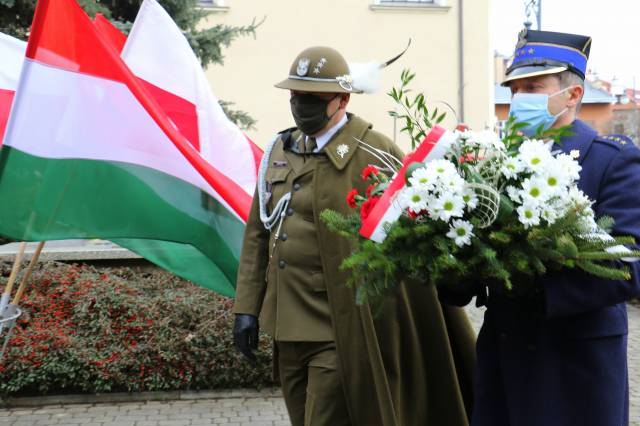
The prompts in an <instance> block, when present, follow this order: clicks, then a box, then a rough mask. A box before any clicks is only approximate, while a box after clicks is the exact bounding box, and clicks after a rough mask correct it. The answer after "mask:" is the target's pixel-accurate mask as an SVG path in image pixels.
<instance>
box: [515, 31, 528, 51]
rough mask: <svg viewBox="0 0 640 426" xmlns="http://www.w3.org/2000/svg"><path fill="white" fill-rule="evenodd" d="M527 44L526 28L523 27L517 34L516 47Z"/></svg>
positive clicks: (519, 47)
mask: <svg viewBox="0 0 640 426" xmlns="http://www.w3.org/2000/svg"><path fill="white" fill-rule="evenodd" d="M526 44H527V29H526V28H523V29H522V31H520V33H519V34H518V43H517V44H516V49H521V48H523V47H524V46H525V45H526Z"/></svg>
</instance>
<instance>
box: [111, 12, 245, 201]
mask: <svg viewBox="0 0 640 426" xmlns="http://www.w3.org/2000/svg"><path fill="white" fill-rule="evenodd" d="M121 56H122V59H123V60H124V61H125V63H126V64H127V66H128V67H129V68H130V69H131V70H132V71H133V73H134V74H135V75H136V76H137V77H138V78H141V79H143V80H145V81H147V82H149V83H151V84H153V85H155V86H157V87H159V88H161V89H163V90H165V91H167V92H170V93H172V94H174V95H176V96H179V97H181V98H183V99H185V100H187V101H189V102H191V103H192V104H194V105H195V106H196V113H197V119H198V130H199V143H200V153H201V154H202V156H203V158H204V159H206V160H207V161H208V162H209V163H210V164H211V165H212V166H213V167H215V168H216V169H218V170H219V171H220V172H222V173H223V174H225V175H226V176H228V177H229V178H230V179H232V180H233V181H234V182H236V183H237V184H238V185H239V186H241V187H242V188H243V189H244V190H245V191H246V192H247V193H248V194H250V195H253V191H254V188H255V182H256V168H255V160H254V157H253V153H252V151H251V148H250V145H249V142H248V140H247V139H246V137H245V136H244V134H243V133H242V131H241V130H240V129H239V128H238V127H237V126H236V125H235V124H233V123H232V122H231V121H230V120H229V119H228V118H227V117H226V115H225V114H224V112H223V111H222V108H221V107H220V105H219V102H218V100H217V99H216V97H215V96H214V95H213V93H212V91H211V88H210V86H209V83H208V81H207V78H206V76H205V73H204V71H203V70H202V67H201V65H200V61H199V60H198V58H197V57H196V56H195V54H194V53H193V50H192V49H191V46H189V43H188V42H187V40H186V38H185V37H184V35H183V34H182V32H181V31H180V29H179V28H178V26H177V25H176V24H175V22H173V20H172V19H171V17H170V16H169V15H168V14H167V13H166V11H165V10H164V9H163V8H162V6H160V5H159V4H158V3H157V2H156V1H155V0H144V2H143V3H142V5H141V6H140V11H139V12H138V15H137V16H136V20H135V22H134V25H133V28H132V29H131V33H130V34H129V36H128V37H127V42H126V44H125V46H124V48H123V50H122V54H121Z"/></svg>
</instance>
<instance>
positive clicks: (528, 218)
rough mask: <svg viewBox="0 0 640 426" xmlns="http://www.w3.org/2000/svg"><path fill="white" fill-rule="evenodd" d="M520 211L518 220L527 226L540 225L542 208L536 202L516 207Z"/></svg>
mask: <svg viewBox="0 0 640 426" xmlns="http://www.w3.org/2000/svg"><path fill="white" fill-rule="evenodd" d="M516 211H517V212H518V220H519V221H520V223H522V224H523V225H524V227H525V229H526V228H529V227H530V226H537V225H540V210H539V209H538V206H537V205H536V204H534V203H524V204H523V205H521V206H520V207H518V208H517V209H516Z"/></svg>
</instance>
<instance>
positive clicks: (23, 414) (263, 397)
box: [0, 306, 640, 426]
mask: <svg viewBox="0 0 640 426" xmlns="http://www.w3.org/2000/svg"><path fill="white" fill-rule="evenodd" d="M468 313H469V315H470V318H471V320H472V322H473V324H474V327H475V328H476V330H478V328H479V325H480V323H481V321H482V310H480V309H476V308H469V309H468ZM629 378H630V381H629V385H630V386H629V387H630V389H631V413H630V414H631V426H640V308H638V307H632V306H630V307H629ZM243 395H244V396H243ZM9 425H10V426H38V425H43V426H45V425H58V426H63V425H66V426H199V425H203V426H204V425H225V426H289V425H290V423H289V421H288V418H287V414H286V409H285V406H284V402H283V400H282V398H281V397H279V396H278V393H277V391H276V392H273V391H265V392H262V393H261V394H260V397H256V396H255V392H253V393H252V392H247V393H243V391H233V392H230V393H229V394H228V397H222V398H216V399H194V400H177V401H168V402H156V401H154V402H126V403H111V404H109V403H101V404H69V405H47V406H41V407H34V408H30V407H27V408H13V409H4V410H0V426H9Z"/></svg>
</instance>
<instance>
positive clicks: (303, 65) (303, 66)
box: [296, 58, 311, 77]
mask: <svg viewBox="0 0 640 426" xmlns="http://www.w3.org/2000/svg"><path fill="white" fill-rule="evenodd" d="M310 62H311V61H310V60H309V58H302V59H300V60H299V61H298V68H297V69H296V73H297V74H298V75H299V76H300V77H304V76H305V75H307V73H308V72H309V63H310Z"/></svg>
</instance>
